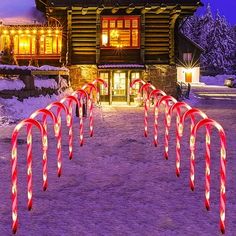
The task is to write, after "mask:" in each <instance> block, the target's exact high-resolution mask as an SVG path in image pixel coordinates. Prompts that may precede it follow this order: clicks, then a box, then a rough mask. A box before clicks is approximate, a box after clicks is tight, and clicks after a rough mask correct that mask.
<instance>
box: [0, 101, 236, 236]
mask: <svg viewBox="0 0 236 236" xmlns="http://www.w3.org/2000/svg"><path fill="white" fill-rule="evenodd" d="M190 103H191V101H190ZM43 105H44V104H41V106H43ZM197 107H199V108H201V109H203V111H205V112H206V113H207V114H208V115H209V116H210V117H212V118H214V119H217V120H218V121H219V122H220V123H221V124H222V125H223V126H224V128H225V130H226V134H227V136H228V142H227V143H228V165H227V176H228V177H227V183H228V184H227V205H226V207H227V213H226V227H227V228H226V235H234V232H235V223H234V221H235V217H236V213H235V212H236V200H235V199H236V197H235V190H236V184H235V178H234V177H235V173H236V172H235V166H236V159H235V156H236V155H235V154H236V152H235V151H236V150H235V145H233V144H234V142H235V140H234V135H231V136H230V134H231V130H235V129H236V124H235V122H234V120H235V119H236V112H235V109H233V108H235V107H236V106H235V103H232V102H231V103H227V105H224V106H222V104H219V103H218V102H215V101H210V102H205V101H204V102H201V101H199V103H198V104H197ZM151 117H152V116H150V120H149V121H150V122H149V137H148V138H144V137H143V108H141V107H109V106H102V107H101V108H99V107H97V108H95V124H94V125H95V133H94V138H89V135H88V132H89V128H88V118H87V119H85V120H84V121H85V124H84V126H85V145H84V147H82V148H81V147H79V145H78V129H79V122H78V119H74V122H75V124H74V156H73V160H72V161H69V160H68V136H67V134H68V129H67V127H66V126H65V125H63V164H62V168H63V175H62V177H61V178H60V179H59V178H57V177H56V142H55V138H54V137H53V130H52V126H51V125H49V129H48V132H49V158H48V164H49V166H48V171H49V176H48V180H49V188H48V190H47V191H46V192H43V191H42V166H41V160H42V156H41V155H42V152H41V140H40V137H39V134H38V131H36V130H35V131H34V135H33V140H34V143H33V160H34V163H33V175H34V178H33V186H34V189H33V210H32V212H28V211H27V209H26V186H27V185H26V157H25V155H26V142H24V140H25V134H24V132H23V131H22V132H21V134H20V136H19V139H20V142H19V152H18V155H19V159H18V170H19V189H18V191H19V231H18V235H20V236H21V235H39V234H41V235H52V236H54V235H55V236H56V235H140V236H143V235H161V236H164V235H168V236H169V235H170V236H176V235H177V236H178V235H190V236H191V235H203V236H204V235H220V233H219V228H218V221H219V200H220V199H219V186H220V185H219V163H220V161H219V142H218V134H217V133H216V132H215V131H214V130H213V131H212V134H213V136H212V155H213V156H212V160H211V180H212V182H211V210H210V211H209V212H207V211H206V210H205V209H204V168H205V162H204V152H205V145H204V135H203V133H204V129H202V131H200V132H199V136H198V138H197V142H198V144H199V145H198V146H197V150H196V151H197V156H196V190H195V192H192V191H190V189H189V150H188V145H187V141H188V139H189V135H188V134H187V133H188V132H187V131H188V130H189V129H190V127H189V124H187V127H186V129H185V132H184V134H185V135H184V137H183V142H182V148H183V149H182V159H181V176H180V178H177V177H176V176H175V152H174V143H175V136H174V134H175V129H174V122H173V123H172V125H173V127H172V129H171V131H170V132H171V136H170V144H171V145H170V158H169V160H168V161H166V160H164V156H163V151H164V147H163V142H164V137H163V135H164V128H163V125H160V126H159V127H160V129H159V145H158V147H157V148H155V147H153V144H152V125H153V122H152V121H153V120H152V118H151ZM159 118H160V120H159V122H160V124H163V123H162V122H163V116H160V117H159ZM13 128H14V125H10V126H7V127H2V128H0V132H1V141H2V143H4V145H3V146H2V148H1V153H2V154H1V158H0V162H1V173H0V176H1V186H0V197H1V202H2V204H1V209H0V217H1V224H0V234H1V235H9V234H10V224H11V221H10V196H9V192H10V154H9V153H10V143H9V141H7V140H9V138H10V134H11V132H12V130H13Z"/></svg>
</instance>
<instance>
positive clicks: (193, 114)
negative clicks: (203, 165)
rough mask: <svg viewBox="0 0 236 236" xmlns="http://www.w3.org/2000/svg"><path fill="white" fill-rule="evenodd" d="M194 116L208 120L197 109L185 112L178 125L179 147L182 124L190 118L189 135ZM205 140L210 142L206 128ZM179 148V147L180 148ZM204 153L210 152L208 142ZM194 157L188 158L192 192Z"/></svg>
mask: <svg viewBox="0 0 236 236" xmlns="http://www.w3.org/2000/svg"><path fill="white" fill-rule="evenodd" d="M195 115H199V116H200V117H201V118H203V119H206V118H208V117H207V115H206V114H205V113H204V112H203V111H201V110H199V109H197V108H192V109H190V110H188V111H186V112H185V113H184V114H183V115H182V116H181V118H180V124H179V139H180V140H179V145H180V143H181V142H180V141H181V138H182V136H183V131H184V123H185V120H186V119H187V118H188V117H189V116H190V119H191V128H190V133H192V132H193V127H194V125H195ZM206 140H210V127H208V126H206ZM190 143H191V136H190ZM180 147H181V146H179V148H180ZM206 152H210V145H208V142H206ZM193 157H194V156H190V188H191V189H192V190H193V189H194V183H193V182H192V180H194V159H193Z"/></svg>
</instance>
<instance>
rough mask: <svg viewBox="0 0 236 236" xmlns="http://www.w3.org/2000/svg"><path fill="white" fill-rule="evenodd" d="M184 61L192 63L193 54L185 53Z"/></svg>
mask: <svg viewBox="0 0 236 236" xmlns="http://www.w3.org/2000/svg"><path fill="white" fill-rule="evenodd" d="M183 60H184V61H186V62H190V61H191V60H192V53H183Z"/></svg>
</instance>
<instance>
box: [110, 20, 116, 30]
mask: <svg viewBox="0 0 236 236" xmlns="http://www.w3.org/2000/svg"><path fill="white" fill-rule="evenodd" d="M115 27H116V21H115V20H111V21H110V28H115Z"/></svg>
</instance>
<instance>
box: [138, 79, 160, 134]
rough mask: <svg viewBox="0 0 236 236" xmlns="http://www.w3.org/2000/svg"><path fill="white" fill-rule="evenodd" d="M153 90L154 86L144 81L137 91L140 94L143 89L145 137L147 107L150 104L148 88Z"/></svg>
mask: <svg viewBox="0 0 236 236" xmlns="http://www.w3.org/2000/svg"><path fill="white" fill-rule="evenodd" d="M150 88H151V89H152V90H155V89H156V88H155V86H153V85H152V84H151V83H146V84H144V85H142V86H141V87H140V89H139V93H140V94H141V93H142V91H144V92H145V93H144V96H143V97H144V136H145V137H147V135H148V132H147V131H148V109H149V106H150V100H149V96H148V89H150Z"/></svg>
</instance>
